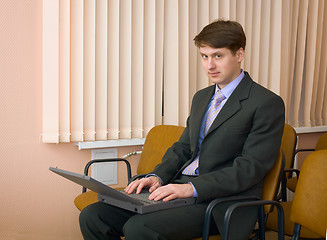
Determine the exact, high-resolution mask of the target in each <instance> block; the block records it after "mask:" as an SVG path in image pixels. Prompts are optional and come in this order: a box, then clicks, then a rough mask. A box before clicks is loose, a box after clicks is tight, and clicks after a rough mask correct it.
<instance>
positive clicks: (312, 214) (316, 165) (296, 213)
mask: <svg viewBox="0 0 327 240" xmlns="http://www.w3.org/2000/svg"><path fill="white" fill-rule="evenodd" d="M290 219H291V221H292V222H294V223H297V224H300V225H302V226H304V227H306V228H308V229H310V230H311V231H313V232H315V233H317V234H319V235H320V236H322V237H325V234H326V229H327V150H320V151H315V152H313V153H311V154H310V155H308V156H307V157H306V159H305V160H304V162H303V164H302V167H301V174H300V176H299V180H298V183H297V186H296V190H295V194H294V198H293V203H292V207H291V214H290Z"/></svg>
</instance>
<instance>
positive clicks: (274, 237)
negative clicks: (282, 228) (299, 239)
mask: <svg viewBox="0 0 327 240" xmlns="http://www.w3.org/2000/svg"><path fill="white" fill-rule="evenodd" d="M288 239H292V238H291V237H288V236H285V240H288ZM266 240H278V234H277V232H274V231H267V232H266Z"/></svg>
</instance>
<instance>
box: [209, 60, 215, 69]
mask: <svg viewBox="0 0 327 240" xmlns="http://www.w3.org/2000/svg"><path fill="white" fill-rule="evenodd" d="M215 66H216V65H215V63H214V60H213V59H212V58H209V59H208V68H209V69H213V68H215Z"/></svg>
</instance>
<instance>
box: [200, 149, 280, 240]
mask: <svg viewBox="0 0 327 240" xmlns="http://www.w3.org/2000/svg"><path fill="white" fill-rule="evenodd" d="M284 166H285V162H284V154H283V151H282V150H280V152H279V154H278V157H277V159H276V162H275V164H274V166H273V168H272V169H271V170H270V171H269V173H268V174H267V175H266V177H265V179H264V185H263V195H262V199H261V200H260V199H253V198H249V199H244V198H242V197H241V198H239V197H236V198H235V197H227V198H221V199H215V200H213V201H212V202H211V203H210V204H209V205H208V207H207V211H206V216H205V221H204V228H203V236H202V238H197V239H196V240H201V239H202V240H207V239H209V240H219V239H223V240H227V239H228V231H229V221H230V219H231V217H232V214H233V211H234V210H236V209H237V208H239V207H247V206H258V208H259V216H258V219H259V231H258V235H259V238H260V239H262V238H263V235H264V232H265V218H266V216H267V215H268V214H269V213H270V212H271V211H272V209H273V206H275V207H276V208H277V209H278V215H279V218H278V225H279V236H278V239H284V238H283V237H284V229H283V226H284V224H283V219H284V216H283V209H282V207H281V206H280V204H279V202H277V201H275V200H276V198H277V193H278V189H279V185H280V182H281V178H282V175H283V171H284ZM232 200H242V202H238V203H235V204H232V205H231V206H230V207H229V209H228V210H227V211H226V214H225V222H224V229H223V231H222V233H221V235H215V236H209V227H210V222H211V214H212V210H213V208H214V207H215V206H216V205H218V204H219V203H222V202H226V201H232ZM244 200H248V201H244ZM252 237H253V236H252Z"/></svg>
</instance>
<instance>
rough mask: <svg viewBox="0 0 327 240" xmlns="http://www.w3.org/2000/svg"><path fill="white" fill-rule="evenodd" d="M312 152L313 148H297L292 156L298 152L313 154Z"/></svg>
mask: <svg viewBox="0 0 327 240" xmlns="http://www.w3.org/2000/svg"><path fill="white" fill-rule="evenodd" d="M313 151H315V149H314V148H299V149H295V152H294V156H295V155H296V154H298V153H299V152H313Z"/></svg>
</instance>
